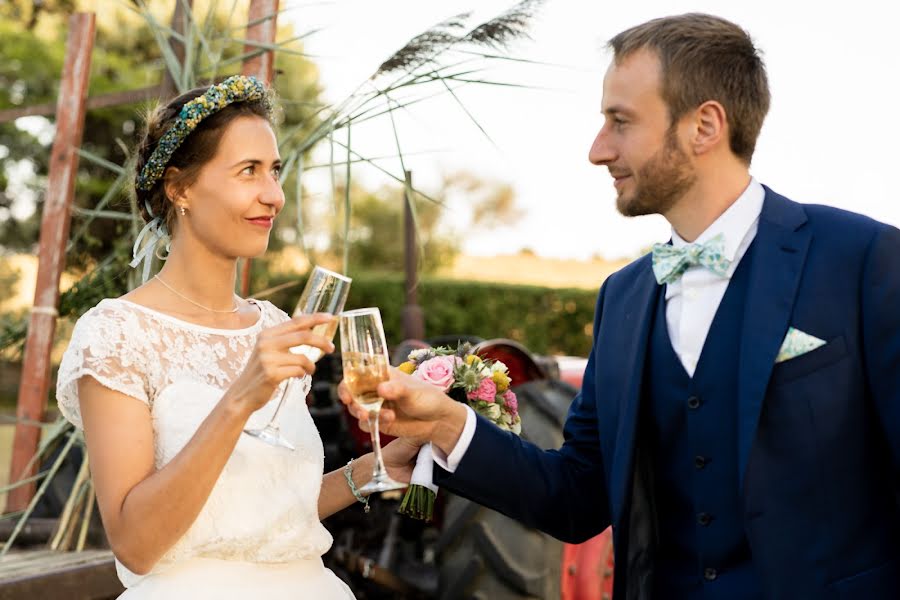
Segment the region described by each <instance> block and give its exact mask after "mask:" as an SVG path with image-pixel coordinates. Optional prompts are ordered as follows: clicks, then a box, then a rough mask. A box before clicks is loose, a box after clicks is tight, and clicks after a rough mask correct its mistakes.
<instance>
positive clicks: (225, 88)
mask: <svg viewBox="0 0 900 600" xmlns="http://www.w3.org/2000/svg"><path fill="white" fill-rule="evenodd" d="M264 99H266V87H265V86H264V85H263V84H262V83H261V82H260V81H259V80H258V79H256V78H255V77H248V76H245V75H234V76H232V77H229V78H228V79H226V80H225V81H223V82H222V83H218V84H216V85H213V86H210V88H209V89H208V90H206V93H205V94H203V95H202V96H199V97H197V98H194V99H193V100H191V101H190V102H188V103H187V104H185V105H184V106H182V107H181V112H179V113H178V117H177V118H176V119H175V124H174V125H172V127H171V128H170V129H169V130H168V131H167V132H166V133H165V134H164V135H163V136H162V138H161V139H160V140H159V143H158V144H157V145H156V149H155V150H154V151H153V154H151V155H150V158H149V160H147V164H145V165H144V168H143V169H141V173H140V176H139V177H138V181H137V188H138V189H139V190H144V191H146V190H149V189H151V188H153V186H154V185H155V184H156V182H157V181H159V178H160V177H162V174H163V173H164V172H165V170H166V165H168V164H169V160H170V159H171V158H172V155H173V154H175V151H176V150H178V148H179V146H181V144H182V143H183V142H184V140H185V139H186V138H187V136H189V135H190V134H191V132H193V131H194V130H195V129H196V128H197V125H199V124H200V121H202V120H203V119H205V118H206V117H208V116H210V115H213V114H215V113H217V112H219V111H220V110H222V109H223V108H225V107H226V106H228V105H229V104H233V103H235V102H246V101H248V100H264Z"/></svg>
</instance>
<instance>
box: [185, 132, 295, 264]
mask: <svg viewBox="0 0 900 600" xmlns="http://www.w3.org/2000/svg"><path fill="white" fill-rule="evenodd" d="M280 171H281V157H280V156H279V154H278V143H277V141H276V139H275V132H274V131H272V127H271V125H269V123H268V122H267V121H266V120H265V119H262V118H260V117H256V116H245V117H239V118H237V119H235V120H233V121H231V122H230V123H229V124H228V125H227V126H226V127H225V130H224V131H223V133H222V137H221V139H220V140H219V147H218V149H217V150H216V154H215V155H214V156H213V158H212V160H210V161H209V162H207V163H206V164H205V165H203V168H202V169H201V170H200V173H199V175H198V177H197V179H196V181H194V183H192V184H191V185H190V186H189V187H187V188H186V189H185V190H184V192H183V194H181V196H180V197H179V198H178V199H177V200H176V201H175V205H176V211H178V212H179V213H180V209H179V208H178V207H180V206H182V205H183V206H184V207H185V209H186V214H185V215H184V216H182V215H181V214H178V215H177V219H178V236H182V235H183V236H189V237H191V238H194V239H195V240H196V241H198V242H200V243H201V244H202V245H203V246H205V247H206V248H208V249H209V250H210V251H211V252H213V253H215V254H218V255H221V256H224V257H227V258H239V257H255V256H259V255H261V254H263V253H264V252H265V251H266V248H267V247H268V245H269V234H270V233H271V231H272V225H273V223H274V220H275V217H276V216H277V215H278V213H280V212H281V209H282V208H283V207H284V192H283V191H282V189H281V184H280V183H279V181H278V175H279V173H280Z"/></svg>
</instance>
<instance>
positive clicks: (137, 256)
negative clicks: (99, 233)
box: [131, 217, 172, 283]
mask: <svg viewBox="0 0 900 600" xmlns="http://www.w3.org/2000/svg"><path fill="white" fill-rule="evenodd" d="M145 237H146V238H147V242H146V243H145V244H144V245H143V247H142V246H141V242H143V241H144V238H145ZM163 239H165V240H166V252H167V253H168V251H169V247H170V245H171V243H172V242H171V240H170V239H169V230H168V229H167V228H166V223H165V221H163V220H162V218H160V217H154V218H153V219H152V220H151V221H150V222H149V223H147V224H146V225H144V228H143V229H141V232H140V233H139V234H138V236H137V239H136V240H135V241H134V248H132V250H131V255H132V256H133V257H134V258H133V260H132V261H131V267H132V268H135V267H137V266H138V265H139V264H141V262H142V261H143V263H144V267H143V273H142V274H141V277H142V279H141V281H142V283H147V280H148V279H149V278H150V266H151V265H152V264H153V257H154V256H157V257H158V258H163V257H161V256H159V254H157V252H156V251H157V246H158V245H159V242H160V241H161V240H163Z"/></svg>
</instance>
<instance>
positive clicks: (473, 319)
mask: <svg viewBox="0 0 900 600" xmlns="http://www.w3.org/2000/svg"><path fill="white" fill-rule="evenodd" d="M351 276H352V277H353V285H352V286H351V288H350V298H349V299H348V301H347V308H348V309H349V308H360V307H364V306H377V307H379V308H380V309H381V314H382V318H383V319H384V326H385V333H386V335H387V337H388V342H389V343H396V342H399V341H400V340H401V339H402V331H401V311H402V308H403V302H404V292H403V290H404V283H403V277H402V275H399V274H396V273H389V274H377V273H356V274H353V273H351ZM299 279H300V280H304V279H305V276H300V277H299ZM297 280H298V278H297V276H293V275H272V274H265V273H260V274H258V275H257V276H256V277H255V278H254V282H253V284H254V285H253V290H255V291H262V290H266V289H270V288H274V287H276V286H279V285H282V284H289V283H291V282H293V281H297ZM301 290H302V281H298V283H297V285H292V286H289V287H287V288H285V289H281V290H278V291H276V292H273V293H272V294H271V295H268V296H267V299H268V300H271V301H272V302H273V303H274V304H276V305H277V306H279V307H281V308H282V309H284V310H285V311H286V312H288V313H290V312H291V311H292V310H293V307H294V304H295V303H296V301H297V298H298V297H299V295H300V291H301ZM596 300H597V292H596V291H587V290H580V289H552V288H543V287H536V286H522V285H505V284H497V283H481V282H469V281H457V280H447V279H432V278H425V279H423V280H422V281H421V282H420V283H419V289H418V301H419V305H420V306H421V307H422V309H423V311H424V314H425V334H426V336H428V337H436V336H440V335H445V334H453V335H458V334H468V335H476V336H479V337H482V338H485V339H490V338H510V339H513V340H516V341H518V342H521V343H522V344H524V345H525V346H526V347H527V348H528V349H529V350H531V351H532V352H536V353H539V354H568V355H573V356H587V354H588V352H589V351H590V348H591V324H592V322H593V319H594V305H595V303H596Z"/></svg>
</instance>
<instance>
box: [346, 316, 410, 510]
mask: <svg viewBox="0 0 900 600" xmlns="http://www.w3.org/2000/svg"><path fill="white" fill-rule="evenodd" d="M341 360H342V362H343V365H344V381H345V382H346V383H347V388H348V389H349V390H350V393H351V394H352V395H353V399H354V400H355V401H356V403H357V404H359V405H360V406H361V407H363V408H364V409H366V411H368V417H369V434H370V435H371V436H372V451H373V452H374V453H375V467H374V469H373V472H372V480H371V481H370V482H369V483H367V484H366V485H364V486H363V487H361V488H360V489H359V491H360V492H362V493H372V492H386V491H388V490H397V489H400V488H405V487H406V484H405V483H398V482H396V481H394V480H393V479H391V478H390V476H389V475H388V472H387V469H385V468H384V459H383V458H382V456H381V439H380V436H379V433H378V415H379V413H380V412H381V404H382V402H383V400H382V399H381V398H380V397H379V396H378V392H377V388H378V384H379V383H381V382H382V381H387V380H388V379H389V378H390V371H389V365H390V362H389V360H388V349H387V343H386V342H385V340H384V327H383V326H382V324H381V312H380V311H379V310H378V309H377V308H361V309H359V310H350V311H347V312H343V313H341Z"/></svg>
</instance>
